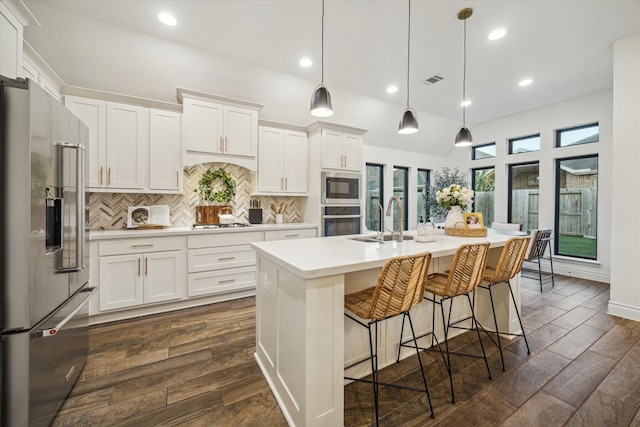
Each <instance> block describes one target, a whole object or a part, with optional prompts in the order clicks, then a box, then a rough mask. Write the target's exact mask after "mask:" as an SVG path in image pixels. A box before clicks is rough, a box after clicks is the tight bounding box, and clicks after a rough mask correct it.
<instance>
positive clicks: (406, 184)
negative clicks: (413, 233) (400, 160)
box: [391, 165, 409, 231]
mask: <svg viewBox="0 0 640 427" xmlns="http://www.w3.org/2000/svg"><path fill="white" fill-rule="evenodd" d="M396 170H404V172H405V174H404V184H403V185H404V196H405V197H404V199H402V212H404V215H402V229H403V231H404V230H408V229H409V228H408V224H409V219H408V217H409V215H408V213H409V167H407V166H396V165H394V166H393V171H392V178H391V179H392V182H394V181H395V171H396ZM392 191H393V195H394V196H395V195H396V194H395V186H394V188H393V190H392ZM393 224H394V227H395V221H394V222H393Z"/></svg>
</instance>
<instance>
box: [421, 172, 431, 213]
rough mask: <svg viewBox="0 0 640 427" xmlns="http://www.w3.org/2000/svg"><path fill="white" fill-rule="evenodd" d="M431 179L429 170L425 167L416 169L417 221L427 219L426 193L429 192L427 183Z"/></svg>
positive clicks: (428, 183)
mask: <svg viewBox="0 0 640 427" xmlns="http://www.w3.org/2000/svg"><path fill="white" fill-rule="evenodd" d="M430 179H431V171H429V170H427V169H418V222H420V219H422V221H423V222H427V221H428V220H429V208H428V207H427V195H428V194H429V185H430Z"/></svg>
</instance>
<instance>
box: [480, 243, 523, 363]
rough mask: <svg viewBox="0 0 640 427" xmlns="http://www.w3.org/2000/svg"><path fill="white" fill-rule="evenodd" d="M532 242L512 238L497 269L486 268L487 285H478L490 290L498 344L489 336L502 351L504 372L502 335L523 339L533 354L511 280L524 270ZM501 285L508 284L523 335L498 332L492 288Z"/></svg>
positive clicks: (485, 279)
mask: <svg viewBox="0 0 640 427" xmlns="http://www.w3.org/2000/svg"><path fill="white" fill-rule="evenodd" d="M530 240H531V237H529V236H526V237H512V238H510V239H509V240H507V243H506V244H505V245H504V249H502V254H500V259H499V260H498V264H497V265H496V266H495V267H485V270H484V276H483V278H482V279H483V280H484V281H485V282H487V283H486V284H480V285H478V287H480V288H483V289H487V290H489V300H490V301H491V310H492V311H493V322H494V324H495V326H496V329H495V335H496V338H497V342H496V341H493V337H492V336H491V335H489V337H490V338H491V340H492V341H493V342H494V344H496V345H497V346H498V349H500V360H502V370H503V371H504V370H505V367H504V356H503V354H502V343H501V342H500V334H504V335H511V336H520V337H523V338H524V342H525V344H526V345H527V354H531V350H529V342H528V341H527V336H526V335H525V333H524V327H523V326H522V319H521V318H520V312H519V311H518V305H517V304H516V298H515V296H514V295H513V289H512V288H511V282H510V280H511V279H513V278H514V277H515V276H516V274H518V273H520V270H521V269H522V262H523V261H524V257H525V254H526V252H527V250H528V247H529V241H530ZM499 283H506V284H507V286H508V287H509V293H510V294H511V299H512V300H513V306H514V308H515V309H516V315H517V316H518V322H520V330H521V331H522V332H521V333H510V332H500V331H499V330H498V319H497V317H496V307H495V304H494V302H493V292H492V288H493V287H494V286H495V285H497V284H499ZM482 329H484V328H482ZM485 332H487V334H489V332H488V331H487V330H485Z"/></svg>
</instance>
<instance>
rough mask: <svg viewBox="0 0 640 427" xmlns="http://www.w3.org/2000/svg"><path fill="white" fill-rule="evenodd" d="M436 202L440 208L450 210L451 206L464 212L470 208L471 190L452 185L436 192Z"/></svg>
mask: <svg viewBox="0 0 640 427" xmlns="http://www.w3.org/2000/svg"><path fill="white" fill-rule="evenodd" d="M436 201H437V202H438V206H440V207H441V208H445V209H451V207H452V206H460V208H462V210H463V211H464V210H466V209H467V208H468V207H469V206H471V202H472V201H473V190H470V189H468V188H464V187H460V186H459V185H458V184H452V185H450V186H448V187H446V188H443V189H441V190H438V191H437V192H436Z"/></svg>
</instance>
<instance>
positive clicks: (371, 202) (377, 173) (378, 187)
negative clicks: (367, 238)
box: [364, 163, 384, 231]
mask: <svg viewBox="0 0 640 427" xmlns="http://www.w3.org/2000/svg"><path fill="white" fill-rule="evenodd" d="M382 172H383V168H382V165H377V164H373V163H367V168H366V178H365V181H366V182H365V188H366V190H365V192H366V194H365V198H364V205H365V207H364V210H365V226H366V227H367V229H369V230H376V231H377V230H380V208H379V207H378V203H380V205H383V204H384V199H383V197H384V193H383V191H382V190H383V179H382V177H383V175H382ZM383 231H384V230H383Z"/></svg>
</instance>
